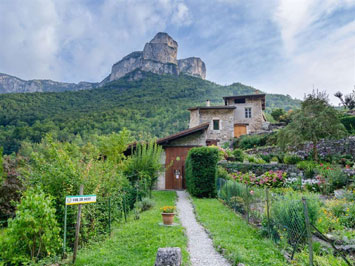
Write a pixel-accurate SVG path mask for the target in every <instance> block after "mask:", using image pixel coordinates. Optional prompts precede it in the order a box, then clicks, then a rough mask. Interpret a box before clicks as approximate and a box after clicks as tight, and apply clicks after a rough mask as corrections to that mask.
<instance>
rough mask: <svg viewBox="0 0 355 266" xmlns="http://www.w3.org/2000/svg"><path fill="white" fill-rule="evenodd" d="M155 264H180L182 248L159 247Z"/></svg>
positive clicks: (164, 265)
mask: <svg viewBox="0 0 355 266" xmlns="http://www.w3.org/2000/svg"><path fill="white" fill-rule="evenodd" d="M154 265H155V266H180V265H181V249H180V248H159V249H158V252H157V257H156V259H155V264H154Z"/></svg>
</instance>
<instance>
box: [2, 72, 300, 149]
mask: <svg viewBox="0 0 355 266" xmlns="http://www.w3.org/2000/svg"><path fill="white" fill-rule="evenodd" d="M132 75H134V73H132ZM144 75H145V77H144V78H143V79H140V80H138V81H132V80H131V76H130V75H128V76H126V77H124V78H122V79H120V80H118V81H114V82H111V83H108V84H107V85H105V86H104V87H101V88H97V89H93V90H84V91H75V92H70V91H67V92H59V93H54V92H51V93H26V94H24V93H21V94H6V95H0V146H3V147H4V151H5V153H11V152H14V151H17V150H18V148H19V147H20V145H21V142H22V141H24V140H26V141H30V142H39V141H40V140H41V139H42V138H43V136H44V135H45V134H46V133H48V132H51V133H52V134H53V136H54V137H55V138H58V139H59V140H74V139H77V138H81V139H87V138H89V137H90V135H92V134H95V133H97V134H108V133H111V132H118V131H119V130H121V129H122V128H124V127H126V128H127V129H129V130H130V131H132V133H133V135H134V136H135V137H137V138H138V137H143V138H144V137H147V136H156V137H163V136H166V135H169V134H172V133H174V132H177V131H179V130H183V129H185V128H186V127H187V126H188V120H189V112H188V111H187V108H188V107H191V106H195V105H204V104H205V100H206V99H209V100H211V102H212V104H223V99H222V97H223V96H229V95H238V94H248V93H253V92H254V91H255V89H254V88H252V87H249V86H245V85H243V84H240V83H235V84H232V85H230V86H220V85H218V84H215V83H212V82H209V81H206V80H202V79H200V78H195V77H191V76H186V75H180V76H172V75H162V76H159V75H155V74H152V73H144ZM298 104H299V101H298V100H294V99H292V98H291V97H289V96H284V95H275V94H269V95H267V99H266V105H267V109H270V108H274V107H278V108H284V109H286V110H288V109H292V108H295V107H297V106H298Z"/></svg>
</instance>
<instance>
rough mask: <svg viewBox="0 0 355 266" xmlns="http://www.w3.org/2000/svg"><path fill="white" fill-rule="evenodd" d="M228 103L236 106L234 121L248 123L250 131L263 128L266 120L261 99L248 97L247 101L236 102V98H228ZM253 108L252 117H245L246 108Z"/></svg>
mask: <svg viewBox="0 0 355 266" xmlns="http://www.w3.org/2000/svg"><path fill="white" fill-rule="evenodd" d="M227 105H231V106H236V107H237V108H236V109H235V111H234V123H248V124H249V126H248V133H252V132H255V131H258V130H261V129H262V126H263V123H264V122H265V119H264V116H263V110H262V102H261V100H260V99H249V98H246V101H245V103H234V99H228V100H227ZM248 107H249V108H251V112H252V113H251V118H246V117H245V108H248Z"/></svg>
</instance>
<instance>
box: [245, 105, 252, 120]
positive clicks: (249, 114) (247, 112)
mask: <svg viewBox="0 0 355 266" xmlns="http://www.w3.org/2000/svg"><path fill="white" fill-rule="evenodd" d="M245 118H251V107H247V108H245Z"/></svg>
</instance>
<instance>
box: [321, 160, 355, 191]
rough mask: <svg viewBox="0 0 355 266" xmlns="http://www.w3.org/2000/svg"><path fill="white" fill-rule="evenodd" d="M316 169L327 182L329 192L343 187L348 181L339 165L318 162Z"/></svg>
mask: <svg viewBox="0 0 355 266" xmlns="http://www.w3.org/2000/svg"><path fill="white" fill-rule="evenodd" d="M317 169H318V171H319V173H320V175H321V176H323V177H324V178H325V179H326V181H327V183H328V184H329V188H328V192H330V193H332V192H333V191H334V190H336V189H339V188H342V187H344V186H345V185H346V184H347V182H348V177H347V175H346V174H345V173H344V172H343V171H342V169H341V168H339V167H332V166H327V165H324V164H320V165H319V166H318V168H317Z"/></svg>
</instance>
